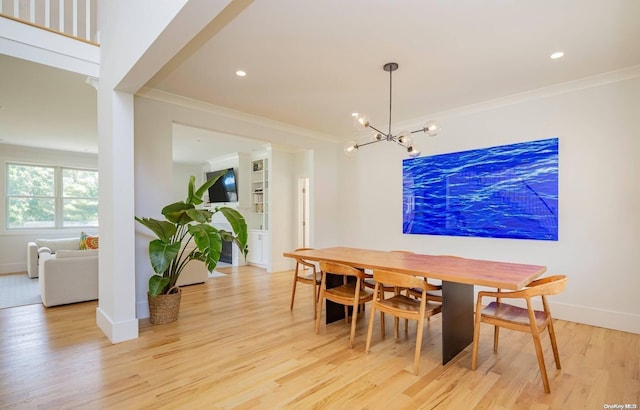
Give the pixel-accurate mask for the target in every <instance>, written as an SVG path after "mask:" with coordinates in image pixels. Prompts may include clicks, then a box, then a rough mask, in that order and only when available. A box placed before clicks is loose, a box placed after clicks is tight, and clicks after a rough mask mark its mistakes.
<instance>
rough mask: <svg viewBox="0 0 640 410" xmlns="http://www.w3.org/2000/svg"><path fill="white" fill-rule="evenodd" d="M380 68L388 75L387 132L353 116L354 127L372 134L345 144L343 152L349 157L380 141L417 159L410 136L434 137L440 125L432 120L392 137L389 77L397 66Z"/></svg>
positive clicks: (358, 116)
mask: <svg viewBox="0 0 640 410" xmlns="http://www.w3.org/2000/svg"><path fill="white" fill-rule="evenodd" d="M382 68H383V69H384V71H387V72H388V73H389V130H388V132H387V133H384V132H382V131H380V130H379V129H377V128H376V127H374V126H373V125H371V124H370V123H369V117H367V116H366V115H364V114H357V115H355V121H354V125H355V127H356V128H357V129H359V130H366V129H367V128H371V129H372V130H373V131H374V132H373V134H372V135H371V137H370V138H368V139H367V140H366V141H363V142H360V143H359V142H357V141H349V142H347V144H346V145H345V146H344V152H345V154H347V155H351V154H354V153H355V152H356V151H358V149H359V148H360V147H364V146H365V145H370V144H375V143H376V142H381V141H389V142H395V143H396V144H398V145H400V146H401V147H403V148H405V149H406V150H407V153H408V155H409V156H410V157H417V156H418V155H420V150H419V149H418V148H416V147H415V146H414V145H413V137H412V136H411V134H415V133H416V132H424V133H426V134H427V135H430V136H434V135H437V134H438V132H439V131H440V125H439V124H438V123H437V122H436V121H434V120H429V121H427V123H426V124H425V125H424V127H422V128H420V129H419V130H415V131H401V132H400V133H398V134H397V135H393V134H392V133H391V97H392V91H393V87H392V81H391V75H392V73H393V72H394V71H396V70H397V69H398V64H397V63H387V64H385V65H384V66H383V67H382Z"/></svg>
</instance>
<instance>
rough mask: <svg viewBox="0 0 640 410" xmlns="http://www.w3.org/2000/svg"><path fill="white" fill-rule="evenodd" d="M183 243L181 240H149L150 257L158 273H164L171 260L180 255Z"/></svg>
mask: <svg viewBox="0 0 640 410" xmlns="http://www.w3.org/2000/svg"><path fill="white" fill-rule="evenodd" d="M181 245H182V244H181V243H180V242H175V243H167V242H163V241H161V240H159V239H155V240H153V241H151V242H149V259H150V260H151V266H152V267H153V270H154V271H155V272H156V273H160V274H164V272H165V271H166V270H167V269H168V268H169V265H170V264H171V261H173V260H174V259H175V258H177V257H178V253H179V252H180V246H181ZM165 276H166V275H165Z"/></svg>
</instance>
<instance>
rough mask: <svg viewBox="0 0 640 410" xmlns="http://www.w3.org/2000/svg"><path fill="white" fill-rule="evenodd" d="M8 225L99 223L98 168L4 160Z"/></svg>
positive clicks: (54, 225) (73, 226) (47, 225)
mask: <svg viewBox="0 0 640 410" xmlns="http://www.w3.org/2000/svg"><path fill="white" fill-rule="evenodd" d="M6 175H7V195H6V198H7V228H8V229H41V228H79V227H95V226H98V172H97V171H93V170H86V169H74V168H63V167H50V166H39V165H25V164H12V163H8V164H7V172H6Z"/></svg>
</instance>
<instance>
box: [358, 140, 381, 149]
mask: <svg viewBox="0 0 640 410" xmlns="http://www.w3.org/2000/svg"><path fill="white" fill-rule="evenodd" d="M381 141H386V140H373V141H368V142H363V143H362V144H356V148H360V147H364V146H366V145H371V144H375V143H376V142H381Z"/></svg>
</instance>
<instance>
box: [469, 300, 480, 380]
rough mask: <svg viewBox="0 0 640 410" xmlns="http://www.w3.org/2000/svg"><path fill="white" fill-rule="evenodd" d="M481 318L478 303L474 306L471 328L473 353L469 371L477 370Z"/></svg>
mask: <svg viewBox="0 0 640 410" xmlns="http://www.w3.org/2000/svg"><path fill="white" fill-rule="evenodd" d="M481 317H482V306H481V305H480V301H478V303H477V304H476V318H475V324H474V326H473V353H472V354H471V370H476V369H477V368H478V344H479V343H480V319H481Z"/></svg>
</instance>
